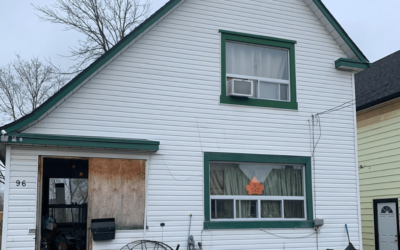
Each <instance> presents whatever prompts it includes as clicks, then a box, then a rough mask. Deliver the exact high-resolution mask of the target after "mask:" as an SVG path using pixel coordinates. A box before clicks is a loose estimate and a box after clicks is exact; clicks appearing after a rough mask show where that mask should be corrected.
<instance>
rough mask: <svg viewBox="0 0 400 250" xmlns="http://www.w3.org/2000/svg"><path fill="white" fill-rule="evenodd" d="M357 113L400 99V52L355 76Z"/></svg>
mask: <svg viewBox="0 0 400 250" xmlns="http://www.w3.org/2000/svg"><path fill="white" fill-rule="evenodd" d="M355 81H356V105H357V111H360V110H363V109H366V108H369V107H372V106H374V105H377V104H380V103H382V102H386V101H389V100H392V99H394V98H397V97H400V50H399V51H397V52H395V53H393V54H391V55H388V56H386V57H384V58H382V59H380V60H378V61H376V62H375V63H374V67H372V68H370V69H368V70H364V71H362V72H360V73H358V74H356V75H355Z"/></svg>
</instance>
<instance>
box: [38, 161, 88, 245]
mask: <svg viewBox="0 0 400 250" xmlns="http://www.w3.org/2000/svg"><path fill="white" fill-rule="evenodd" d="M41 166H42V167H41V169H42V173H40V171H39V174H40V176H41V178H40V181H39V182H40V185H41V186H40V195H39V196H40V198H38V203H39V204H40V206H39V209H38V211H40V214H39V216H38V218H37V220H38V222H37V223H38V225H37V240H36V241H37V249H48V250H53V249H54V250H67V249H80V250H85V249H86V245H87V238H86V235H87V234H86V229H87V207H88V160H87V159H70V158H47V157H44V158H42V159H41Z"/></svg>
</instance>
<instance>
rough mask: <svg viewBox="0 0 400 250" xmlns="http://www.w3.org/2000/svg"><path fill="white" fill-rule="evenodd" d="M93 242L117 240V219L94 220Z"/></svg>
mask: <svg viewBox="0 0 400 250" xmlns="http://www.w3.org/2000/svg"><path fill="white" fill-rule="evenodd" d="M91 227H92V234H93V240H94V241H99V240H113V239H115V219H114V218H109V219H92V226H91Z"/></svg>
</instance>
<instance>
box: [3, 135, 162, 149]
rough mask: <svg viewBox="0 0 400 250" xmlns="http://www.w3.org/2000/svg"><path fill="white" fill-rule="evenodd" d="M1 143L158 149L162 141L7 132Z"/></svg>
mask: <svg viewBox="0 0 400 250" xmlns="http://www.w3.org/2000/svg"><path fill="white" fill-rule="evenodd" d="M5 138H6V139H3V140H2V141H1V143H4V144H18V145H43V146H50V145H51V146H69V147H86V148H113V149H128V150H140V151H152V152H155V151H158V149H159V145H160V142H158V141H149V140H136V139H120V138H105V137H88V136H69V135H68V136H67V135H63V136H56V135H43V134H19V133H11V134H7V137H5Z"/></svg>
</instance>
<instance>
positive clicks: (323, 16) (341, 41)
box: [304, 0, 369, 63]
mask: <svg viewBox="0 0 400 250" xmlns="http://www.w3.org/2000/svg"><path fill="white" fill-rule="evenodd" d="M304 2H305V3H306V4H307V5H308V7H309V8H310V10H311V11H312V12H313V13H314V15H315V16H316V17H317V18H318V19H319V20H320V22H321V24H322V25H323V26H324V27H325V29H326V31H327V32H328V33H329V34H330V35H331V36H332V37H333V38H334V39H335V40H336V43H337V44H338V45H339V46H340V47H341V49H342V50H343V51H344V53H345V54H346V55H347V57H348V58H349V59H358V60H360V61H361V62H364V63H368V62H369V60H368V59H367V57H366V56H365V55H364V54H363V52H362V51H361V50H360V49H359V48H358V46H357V45H356V44H355V42H354V41H353V40H352V39H351V38H350V36H349V35H348V34H347V33H346V31H345V30H344V29H343V27H342V26H341V25H340V24H339V22H338V21H337V20H336V18H335V17H334V16H333V15H332V13H331V12H330V11H329V10H328V8H327V7H326V6H325V5H324V4H323V3H322V1H321V0H304Z"/></svg>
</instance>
